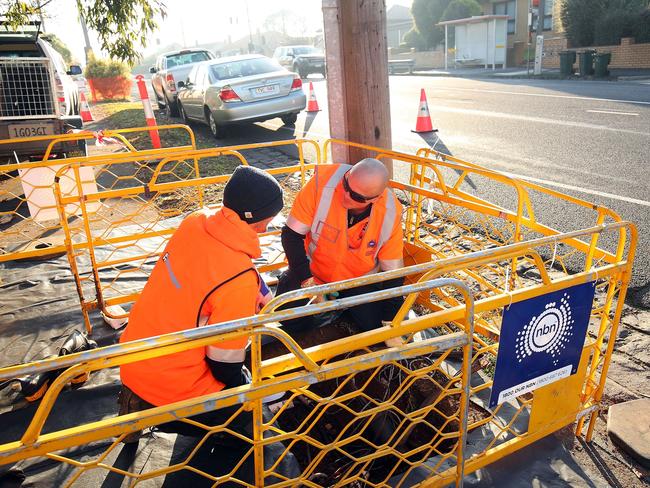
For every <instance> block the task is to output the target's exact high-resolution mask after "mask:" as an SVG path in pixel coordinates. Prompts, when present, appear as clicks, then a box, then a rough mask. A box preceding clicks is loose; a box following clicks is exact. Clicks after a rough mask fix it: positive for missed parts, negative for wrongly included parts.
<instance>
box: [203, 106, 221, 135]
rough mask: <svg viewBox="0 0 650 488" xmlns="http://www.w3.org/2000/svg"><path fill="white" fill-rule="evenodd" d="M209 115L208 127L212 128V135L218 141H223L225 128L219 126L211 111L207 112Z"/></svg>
mask: <svg viewBox="0 0 650 488" xmlns="http://www.w3.org/2000/svg"><path fill="white" fill-rule="evenodd" d="M206 112H207V113H208V125H209V126H210V132H212V135H213V136H214V137H215V138H216V139H221V138H222V137H223V127H221V126H220V125H218V124H217V121H216V120H215V118H214V115H212V111H211V110H206Z"/></svg>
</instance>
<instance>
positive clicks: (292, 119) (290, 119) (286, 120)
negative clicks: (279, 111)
mask: <svg viewBox="0 0 650 488" xmlns="http://www.w3.org/2000/svg"><path fill="white" fill-rule="evenodd" d="M296 120H298V114H287V115H283V116H282V123H283V124H284V125H293V124H295V123H296Z"/></svg>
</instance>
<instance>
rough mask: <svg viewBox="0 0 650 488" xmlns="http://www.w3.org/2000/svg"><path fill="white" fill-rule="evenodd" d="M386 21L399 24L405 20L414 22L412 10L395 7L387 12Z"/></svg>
mask: <svg viewBox="0 0 650 488" xmlns="http://www.w3.org/2000/svg"><path fill="white" fill-rule="evenodd" d="M386 20H387V21H389V22H390V21H392V22H399V21H403V20H408V21H411V22H412V21H413V17H412V16H411V10H410V9H409V8H408V7H404V6H403V5H393V6H392V7H391V8H389V9H388V10H387V11H386Z"/></svg>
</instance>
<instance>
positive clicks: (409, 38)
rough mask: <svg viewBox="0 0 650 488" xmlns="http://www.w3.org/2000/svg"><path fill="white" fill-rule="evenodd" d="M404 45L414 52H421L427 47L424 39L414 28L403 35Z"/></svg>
mask: <svg viewBox="0 0 650 488" xmlns="http://www.w3.org/2000/svg"><path fill="white" fill-rule="evenodd" d="M404 44H405V45H406V46H408V47H413V48H415V50H416V51H423V50H424V49H426V47H427V46H426V41H425V40H424V37H422V34H420V32H419V31H418V30H417V28H415V27H413V28H412V29H411V30H410V31H408V32H407V33H406V34H404Z"/></svg>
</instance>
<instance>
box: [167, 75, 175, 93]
mask: <svg viewBox="0 0 650 488" xmlns="http://www.w3.org/2000/svg"><path fill="white" fill-rule="evenodd" d="M165 81H167V87H168V88H169V91H172V92H175V91H176V80H175V79H174V75H173V74H171V73H167V76H166V77H165Z"/></svg>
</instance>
